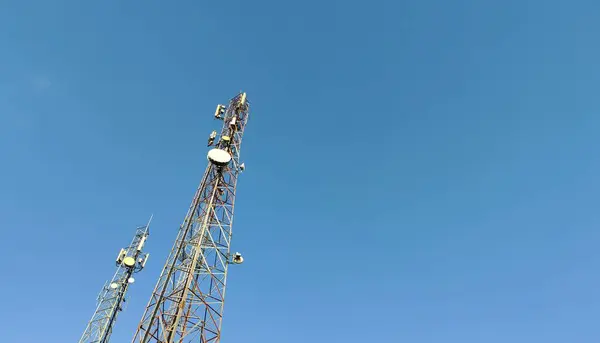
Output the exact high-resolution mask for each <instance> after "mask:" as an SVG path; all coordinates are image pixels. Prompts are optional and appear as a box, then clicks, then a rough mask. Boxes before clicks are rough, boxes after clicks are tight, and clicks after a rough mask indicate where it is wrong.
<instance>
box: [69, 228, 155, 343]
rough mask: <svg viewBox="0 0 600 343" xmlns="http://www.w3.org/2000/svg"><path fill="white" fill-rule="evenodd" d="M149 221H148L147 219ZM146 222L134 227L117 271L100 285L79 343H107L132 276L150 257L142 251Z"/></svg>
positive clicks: (146, 229) (120, 253)
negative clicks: (100, 289) (134, 230)
mask: <svg viewBox="0 0 600 343" xmlns="http://www.w3.org/2000/svg"><path fill="white" fill-rule="evenodd" d="M150 221H152V217H150ZM150 221H148V224H146V225H145V226H142V227H138V228H137V229H136V232H135V236H134V237H133V240H132V241H131V244H129V246H127V247H126V248H123V249H121V251H120V252H119V255H118V256H117V260H116V265H117V271H116V272H115V275H114V276H113V278H112V279H111V280H110V281H109V282H108V283H106V284H105V285H104V287H103V288H102V291H100V294H99V295H98V306H97V307H96V311H95V312H94V315H93V316H92V319H90V321H89V322H88V325H87V327H86V328H85V331H84V332H83V335H82V336H81V339H80V340H79V343H107V342H108V341H109V339H110V335H111V333H112V328H113V325H114V324H115V321H116V319H117V315H118V314H119V312H121V311H122V310H123V303H125V301H126V298H125V294H126V293H127V289H128V288H129V285H130V284H132V283H133V282H134V281H135V280H134V278H133V274H134V273H137V272H139V271H140V270H142V269H143V268H144V267H145V266H146V262H148V257H149V256H150V254H148V253H144V252H143V248H144V244H145V243H146V239H147V238H148V235H149V228H150Z"/></svg>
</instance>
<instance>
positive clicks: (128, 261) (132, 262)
mask: <svg viewBox="0 0 600 343" xmlns="http://www.w3.org/2000/svg"><path fill="white" fill-rule="evenodd" d="M123 264H124V265H126V266H127V267H133V266H135V259H134V258H133V257H131V256H127V257H125V258H124V259H123Z"/></svg>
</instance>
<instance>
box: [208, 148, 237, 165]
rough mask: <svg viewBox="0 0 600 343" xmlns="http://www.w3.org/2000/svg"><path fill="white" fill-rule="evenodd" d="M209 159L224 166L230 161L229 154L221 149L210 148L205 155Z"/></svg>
mask: <svg viewBox="0 0 600 343" xmlns="http://www.w3.org/2000/svg"><path fill="white" fill-rule="evenodd" d="M206 157H207V158H208V160H209V161H211V162H212V163H214V164H216V165H218V166H224V165H227V163H229V161H231V155H229V153H228V152H227V151H225V150H223V149H211V150H210V151H209V152H208V156H206Z"/></svg>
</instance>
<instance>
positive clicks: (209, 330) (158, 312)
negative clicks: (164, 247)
mask: <svg viewBox="0 0 600 343" xmlns="http://www.w3.org/2000/svg"><path fill="white" fill-rule="evenodd" d="M248 114H249V102H248V100H247V99H246V93H240V94H238V95H236V96H235V97H234V98H233V99H231V100H230V102H229V104H228V105H227V106H225V105H218V106H217V110H216V112H215V118H217V119H220V120H223V121H224V123H223V127H222V129H221V133H220V135H219V137H217V132H216V131H213V132H212V133H211V134H210V136H209V139H208V146H213V145H214V148H213V149H211V150H210V151H209V152H208V156H207V158H208V167H207V168H206V171H205V172H204V176H203V177H202V181H201V182H200V186H199V187H198V189H197V190H196V194H195V195H194V199H193V200H192V204H191V206H190V208H189V210H188V213H187V215H186V216H185V219H184V221H183V224H182V225H181V226H180V227H179V232H178V234H177V238H176V240H175V244H174V245H173V249H172V250H171V252H170V254H169V257H168V258H167V261H166V263H165V266H164V268H163V270H162V273H161V275H160V277H159V279H158V282H157V283H156V287H155V288H154V291H153V293H152V296H151V297H150V301H149V302H148V306H147V307H146V310H145V312H144V315H143V316H142V320H141V321H140V324H139V325H138V328H137V331H136V333H135V336H134V337H133V340H132V342H134V343H135V342H143V343H149V342H160V343H173V342H177V343H187V342H202V343H208V342H219V340H220V338H221V321H222V319H223V303H224V300H225V286H226V280H227V268H228V265H229V264H230V263H236V264H239V263H242V262H243V258H242V256H241V254H239V253H235V254H231V253H230V243H231V228H232V223H233V208H234V206H233V205H234V200H235V190H236V184H237V179H238V175H239V173H240V172H241V171H242V170H243V169H244V164H243V163H240V146H241V143H242V136H243V134H244V129H245V128H246V123H247V121H248Z"/></svg>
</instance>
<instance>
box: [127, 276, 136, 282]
mask: <svg viewBox="0 0 600 343" xmlns="http://www.w3.org/2000/svg"><path fill="white" fill-rule="evenodd" d="M127 282H128V283H134V282H135V279H134V278H132V277H130V278H129V279H127Z"/></svg>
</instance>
